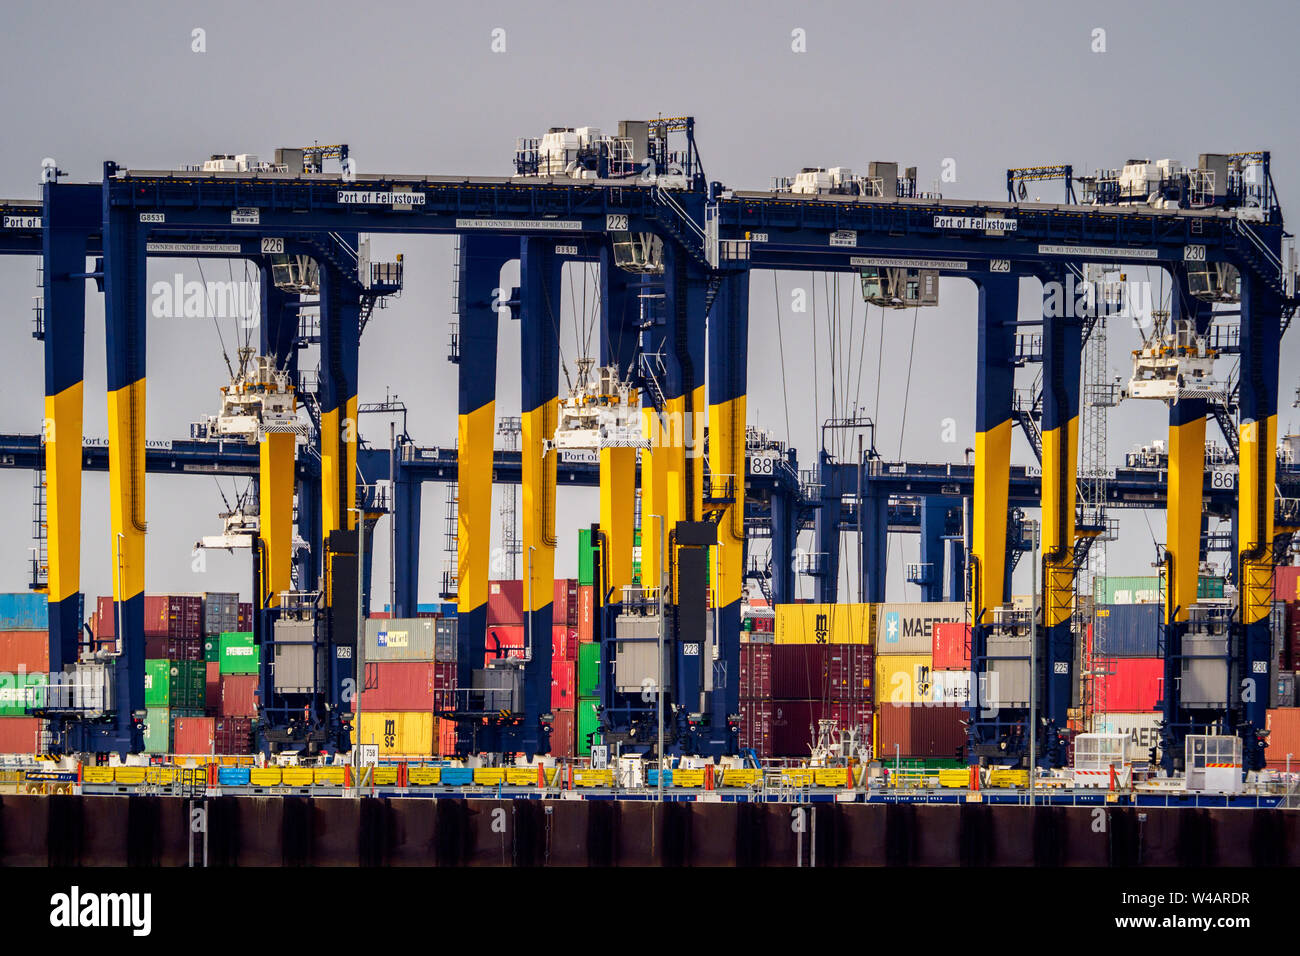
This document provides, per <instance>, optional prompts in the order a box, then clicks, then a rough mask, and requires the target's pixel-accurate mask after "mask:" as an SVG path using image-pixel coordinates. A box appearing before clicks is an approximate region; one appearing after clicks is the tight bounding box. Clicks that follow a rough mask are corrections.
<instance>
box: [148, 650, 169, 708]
mask: <svg viewBox="0 0 1300 956" xmlns="http://www.w3.org/2000/svg"><path fill="white" fill-rule="evenodd" d="M170 703H171V661H160V660H149V661H145V662H144V706H145V707H146V708H149V707H162V708H164V709H166V707H167V705H168V704H170Z"/></svg>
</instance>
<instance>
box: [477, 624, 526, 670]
mask: <svg viewBox="0 0 1300 956" xmlns="http://www.w3.org/2000/svg"><path fill="white" fill-rule="evenodd" d="M526 640H527V633H526V631H525V628H524V625H522V624H489V625H488V629H487V639H486V642H485V644H484V647H485V650H484V659H483V663H484V666H486V665H487V663H488V662H489V661H494V660H500V659H501V658H503V657H513V658H515V659H516V660H523V657H524V644H525V641H526Z"/></svg>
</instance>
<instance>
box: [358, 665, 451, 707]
mask: <svg viewBox="0 0 1300 956" xmlns="http://www.w3.org/2000/svg"><path fill="white" fill-rule="evenodd" d="M453 668H454V665H453ZM437 684H438V664H437V663H435V662H434V661H366V673H365V682H364V684H363V685H362V689H361V695H360V706H361V710H362V712H363V713H364V712H365V711H367V710H379V711H384V710H428V711H432V710H434V709H435V707H434V703H435V696H436V691H437V689H438V688H437ZM354 709H355V707H354Z"/></svg>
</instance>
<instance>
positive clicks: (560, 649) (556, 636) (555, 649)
mask: <svg viewBox="0 0 1300 956" xmlns="http://www.w3.org/2000/svg"><path fill="white" fill-rule="evenodd" d="M575 606H576V604H575ZM551 658H552V659H554V660H560V661H576V660H577V659H578V628H577V627H576V626H572V627H571V626H569V625H566V624H557V625H555V626H554V627H553V628H551Z"/></svg>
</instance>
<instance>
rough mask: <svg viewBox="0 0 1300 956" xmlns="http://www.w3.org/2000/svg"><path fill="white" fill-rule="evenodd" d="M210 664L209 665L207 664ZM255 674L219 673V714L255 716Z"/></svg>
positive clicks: (256, 681) (256, 679)
mask: <svg viewBox="0 0 1300 956" xmlns="http://www.w3.org/2000/svg"><path fill="white" fill-rule="evenodd" d="M209 666H211V665H209ZM258 680H259V678H258V676H257V675H256V674H222V675H221V716H222V717H256V716H257V684H258ZM379 709H380V710H415V709H416V708H414V707H400V708H399V707H392V708H388V707H381V708H379Z"/></svg>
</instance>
